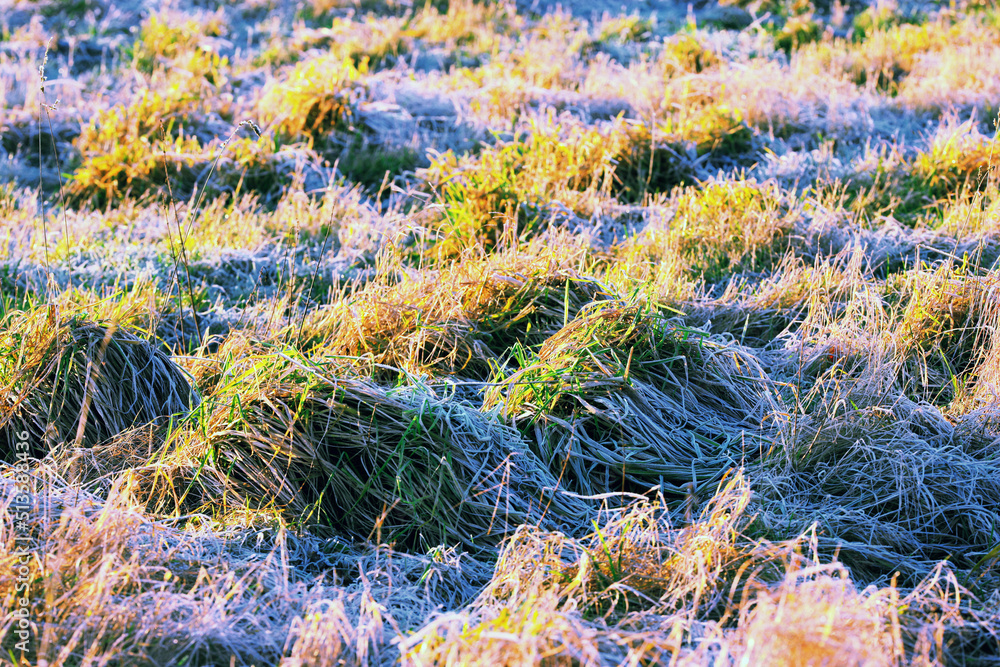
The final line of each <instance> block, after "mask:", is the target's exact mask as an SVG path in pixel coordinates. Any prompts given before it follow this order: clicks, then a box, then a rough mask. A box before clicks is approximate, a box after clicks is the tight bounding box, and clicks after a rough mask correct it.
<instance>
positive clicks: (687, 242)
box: [620, 179, 796, 282]
mask: <svg viewBox="0 0 1000 667" xmlns="http://www.w3.org/2000/svg"><path fill="white" fill-rule="evenodd" d="M670 203H671V204H672V205H673V217H672V218H671V219H670V220H669V222H668V223H665V224H662V225H661V224H657V225H655V226H650V227H648V228H647V229H646V230H645V231H643V233H642V234H640V235H637V236H636V237H635V238H634V239H629V240H628V241H626V242H625V243H624V244H623V247H622V249H621V251H620V252H621V253H622V254H623V255H624V256H625V257H627V258H630V260H631V261H648V262H652V263H653V264H658V263H663V262H670V263H675V264H678V265H679V266H680V267H683V269H684V270H685V271H687V272H689V273H690V274H692V275H693V276H694V277H696V278H702V279H704V280H705V281H708V282H716V281H719V280H722V279H723V278H725V277H726V276H728V275H730V274H733V273H737V272H740V271H751V272H753V271H760V270H763V269H766V268H768V267H770V266H773V265H774V264H776V263H777V262H778V261H779V260H780V259H781V257H782V256H783V255H784V253H785V251H786V250H787V248H788V247H789V235H790V233H791V231H792V229H793V225H794V222H795V216H796V213H795V204H794V202H793V201H788V199H787V197H786V196H783V195H782V194H781V192H780V191H779V190H778V189H777V187H776V186H774V185H773V184H769V183H757V182H756V181H755V180H753V179H747V180H732V181H711V182H708V183H706V184H704V185H703V186H701V187H689V188H684V189H682V190H681V189H678V190H675V191H674V193H673V194H672V196H671V200H670Z"/></svg>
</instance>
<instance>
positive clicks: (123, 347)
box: [0, 307, 198, 461]
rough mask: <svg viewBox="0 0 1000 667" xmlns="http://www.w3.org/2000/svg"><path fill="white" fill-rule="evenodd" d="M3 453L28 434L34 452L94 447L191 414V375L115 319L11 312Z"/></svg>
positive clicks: (8, 455) (5, 339)
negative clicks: (107, 321)
mask: <svg viewBox="0 0 1000 667" xmlns="http://www.w3.org/2000/svg"><path fill="white" fill-rule="evenodd" d="M0 350H2V354H0V386H2V389H3V394H4V395H5V398H4V400H3V404H2V407H0V426H2V433H3V436H2V441H0V442H2V446H3V452H4V456H3V458H4V459H6V460H8V461H11V460H13V456H14V452H15V450H14V440H15V434H20V433H22V432H23V433H26V434H27V436H28V443H29V446H30V448H31V455H32V456H42V455H44V454H46V453H48V449H49V447H50V446H54V445H56V444H58V443H64V442H69V443H76V444H77V445H80V444H84V445H96V444H99V443H102V442H105V441H107V440H108V439H110V438H112V437H114V436H115V435H116V434H118V433H120V432H121V431H124V430H125V429H127V428H129V427H130V426H133V425H136V424H144V423H147V422H151V421H154V420H156V419H158V418H160V417H165V416H168V415H172V414H176V413H180V412H185V411H187V410H188V409H190V408H191V407H192V404H194V403H196V402H197V400H198V399H197V398H196V396H195V395H194V394H193V392H192V391H191V388H190V386H189V385H188V382H187V379H186V378H185V376H184V374H183V373H182V372H181V370H180V369H179V368H178V367H177V366H175V365H174V364H173V363H172V362H171V360H170V358H169V357H168V356H167V355H166V354H164V353H163V352H162V351H160V350H158V349H157V348H156V347H154V346H153V345H152V344H151V343H149V342H148V341H146V340H143V339H141V338H139V337H137V336H136V335H135V334H133V333H130V332H129V331H127V330H125V329H119V328H118V327H117V325H115V324H114V323H111V324H108V325H98V324H95V323H93V322H87V321H83V320H80V319H76V318H69V319H65V320H63V321H61V322H59V321H57V319H56V311H55V308H54V307H50V308H46V309H38V310H35V311H34V312H31V313H13V314H12V315H11V316H9V317H8V319H7V321H6V322H4V327H3V330H2V333H0Z"/></svg>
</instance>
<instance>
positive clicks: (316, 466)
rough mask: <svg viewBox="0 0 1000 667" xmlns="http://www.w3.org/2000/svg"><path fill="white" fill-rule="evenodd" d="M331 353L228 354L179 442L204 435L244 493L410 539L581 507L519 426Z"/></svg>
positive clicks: (556, 518)
mask: <svg viewBox="0 0 1000 667" xmlns="http://www.w3.org/2000/svg"><path fill="white" fill-rule="evenodd" d="M337 363H338V362H336V360H335V362H334V364H333V365H331V366H330V367H329V368H327V367H324V366H323V365H322V363H321V362H320V363H318V364H317V363H313V362H310V361H309V360H307V359H305V358H302V357H299V356H297V355H295V354H294V353H293V352H292V351H291V350H287V351H285V352H279V353H271V354H269V355H252V356H248V357H245V358H243V359H241V360H239V361H237V362H235V363H233V364H231V365H229V366H228V367H227V368H226V369H225V371H224V376H223V377H222V378H220V379H218V380H216V388H215V390H214V391H213V394H212V395H211V396H210V397H208V398H206V400H205V402H204V403H203V404H202V407H201V408H200V410H201V412H200V413H199V414H198V415H197V417H198V419H196V420H195V421H194V422H193V423H192V426H191V428H189V429H183V430H179V431H178V432H177V433H176V434H175V437H176V438H178V439H180V440H186V441H189V442H190V443H191V444H189V445H184V444H179V445H178V446H179V447H186V446H192V445H197V443H199V442H204V443H205V446H206V447H207V448H208V450H209V451H210V452H211V454H212V460H213V464H214V466H215V467H216V468H218V469H219V470H220V471H222V472H223V473H224V474H225V475H226V476H228V477H230V478H231V479H232V480H233V481H234V482H236V483H237V484H238V485H239V487H240V488H241V489H242V493H244V494H245V495H246V496H247V497H248V498H250V499H252V500H254V501H255V502H256V503H257V504H258V505H260V506H262V507H273V508H276V509H278V510H279V511H283V512H285V513H286V515H287V516H289V517H290V518H291V519H292V520H293V521H294V522H295V523H297V524H305V525H323V524H325V525H327V526H329V527H331V528H333V529H334V530H335V531H336V532H338V533H341V534H345V535H348V536H351V537H353V538H355V539H360V540H365V539H378V540H379V541H385V542H390V543H396V544H398V545H399V546H401V547H406V548H421V549H427V548H430V547H432V546H436V545H439V544H456V543H460V544H462V545H464V546H465V547H466V548H469V549H483V548H486V547H488V546H489V545H490V544H495V543H496V541H497V540H499V539H500V538H501V537H502V536H503V535H504V534H506V532H508V531H509V530H512V528H513V526H516V525H519V524H521V523H525V522H534V521H542V520H544V522H545V525H563V524H566V523H570V524H571V523H573V522H574V521H575V520H576V519H577V518H578V517H579V516H581V515H582V514H581V513H583V514H586V512H587V509H586V505H584V504H582V503H581V502H580V501H578V500H575V499H572V498H569V497H566V496H563V495H562V494H561V493H559V492H558V490H557V489H558V482H557V481H556V479H555V478H554V477H552V476H551V474H550V473H549V472H548V470H547V469H546V468H545V466H544V465H542V464H541V462H539V461H538V460H537V459H536V458H535V457H534V455H533V454H532V453H531V452H530V451H529V450H528V448H527V447H526V446H525V445H524V443H523V442H522V441H521V439H520V437H519V434H518V433H517V432H516V431H514V430H512V429H510V428H509V427H506V426H503V425H501V424H500V423H498V422H497V421H496V420H494V419H490V418H488V417H487V416H485V415H483V414H482V413H481V412H479V411H478V410H475V409H473V408H471V407H470V406H467V405H464V404H462V403H461V402H460V401H458V400H451V401H448V400H443V399H441V398H438V397H436V396H434V395H433V394H432V393H431V392H429V391H428V390H426V389H423V390H422V389H419V388H416V387H410V388H399V389H396V390H392V391H390V390H386V389H383V388H380V387H377V386H375V385H373V384H370V383H367V382H364V381H361V380H357V379H350V378H345V377H337V376H336V375H335V374H336V372H337V365H336V364H337Z"/></svg>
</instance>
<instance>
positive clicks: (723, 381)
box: [484, 303, 776, 498]
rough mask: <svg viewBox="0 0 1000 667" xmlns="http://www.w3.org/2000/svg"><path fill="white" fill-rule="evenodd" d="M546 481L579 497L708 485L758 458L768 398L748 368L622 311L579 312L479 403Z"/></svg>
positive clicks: (650, 317)
mask: <svg viewBox="0 0 1000 667" xmlns="http://www.w3.org/2000/svg"><path fill="white" fill-rule="evenodd" d="M484 405H485V406H486V407H487V408H490V407H502V409H503V410H504V413H505V414H506V415H507V416H508V417H509V418H510V419H512V420H513V423H514V424H515V425H517V426H518V428H520V429H521V430H522V432H524V433H525V435H526V436H527V437H528V439H529V441H530V442H531V443H532V447H533V448H534V449H535V450H536V451H537V452H538V454H539V455H540V456H541V457H542V459H543V460H544V461H545V462H546V463H547V464H548V466H549V468H550V469H551V470H552V473H553V474H554V475H557V476H558V477H559V478H560V480H562V482H563V484H565V485H566V486H567V487H568V488H570V489H572V490H573V491H575V492H578V493H583V494H586V495H592V494H601V493H608V492H612V491H619V490H626V491H631V492H638V493H643V492H646V491H648V490H649V489H650V488H651V487H657V488H659V489H660V490H661V491H663V492H664V493H666V494H668V495H670V496H671V497H673V498H677V497H685V496H687V497H691V496H692V495H693V494H695V493H704V492H705V491H706V490H710V489H711V488H713V487H714V486H715V484H716V483H717V481H718V479H719V478H720V476H721V475H722V474H723V472H724V471H725V470H726V469H728V468H729V467H730V466H732V465H733V464H734V463H735V462H737V461H739V460H740V459H741V458H742V457H744V456H756V455H757V447H758V443H757V441H756V440H755V439H754V438H755V437H756V434H758V433H759V432H760V429H761V428H762V427H763V423H764V421H765V419H766V417H767V415H768V414H769V413H770V412H771V411H773V410H774V409H776V405H775V403H774V397H773V396H772V394H771V390H770V386H769V384H768V380H767V377H766V375H765V374H764V371H763V370H762V369H761V367H760V364H759V363H758V361H757V359H756V358H755V357H754V356H753V355H752V354H751V353H750V352H749V351H748V350H746V349H744V348H742V347H740V346H738V345H735V344H731V343H727V342H725V341H723V340H720V339H718V338H713V337H711V336H709V335H707V334H706V333H705V332H703V331H698V330H693V329H687V328H684V327H680V326H676V325H674V324H671V323H670V322H669V321H668V320H667V319H666V318H664V317H663V316H661V315H658V314H657V313H655V312H651V311H649V310H647V309H646V308H643V307H639V306H629V305H626V304H623V303H614V304H608V305H599V306H596V307H593V308H590V309H586V310H585V311H584V312H583V313H581V314H580V315H579V316H577V318H575V319H574V320H573V321H571V322H570V323H569V324H567V326H566V327H564V328H563V329H561V330H560V331H559V332H558V333H557V334H555V335H554V336H552V337H551V338H549V339H548V340H546V341H545V343H544V344H543V345H542V347H541V349H540V350H539V352H538V353H537V355H536V354H525V357H524V359H523V360H521V369H520V370H518V371H516V372H515V373H513V374H511V375H509V376H507V377H505V378H503V379H502V380H501V381H500V382H498V383H497V384H496V386H493V387H491V388H490V389H489V390H488V391H487V394H486V399H485V402H484Z"/></svg>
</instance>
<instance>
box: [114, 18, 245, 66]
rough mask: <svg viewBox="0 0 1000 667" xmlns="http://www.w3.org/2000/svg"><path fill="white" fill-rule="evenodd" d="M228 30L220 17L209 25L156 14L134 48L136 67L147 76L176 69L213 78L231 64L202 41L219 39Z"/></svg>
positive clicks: (204, 22)
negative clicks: (216, 72)
mask: <svg viewBox="0 0 1000 667" xmlns="http://www.w3.org/2000/svg"><path fill="white" fill-rule="evenodd" d="M227 30H228V26H226V25H225V24H224V21H223V20H222V18H221V15H220V14H216V15H214V16H213V17H211V18H209V19H208V20H207V21H198V20H194V19H188V20H184V19H178V18H176V17H173V16H171V15H170V14H169V13H162V14H152V15H151V16H150V17H149V18H147V19H146V20H145V21H143V23H142V26H141V27H140V29H139V35H138V37H136V40H135V43H134V44H132V46H131V49H130V51H131V56H132V64H133V65H134V66H135V67H136V69H138V70H139V71H140V72H144V73H146V74H152V73H153V72H154V71H155V70H157V69H163V68H165V67H167V66H168V65H174V66H179V67H180V68H181V69H185V70H187V71H189V72H191V73H192V74H196V73H198V72H201V73H203V74H208V75H209V77H211V73H212V72H213V71H214V70H218V69H219V68H220V67H225V66H226V65H227V64H228V60H227V59H224V58H220V57H219V56H218V54H216V53H214V52H213V51H211V50H209V49H205V48H203V47H202V46H201V44H202V41H203V40H204V39H205V37H218V36H219V35H222V34H224V33H225V32H226V31H227ZM210 80H211V78H210Z"/></svg>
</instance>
